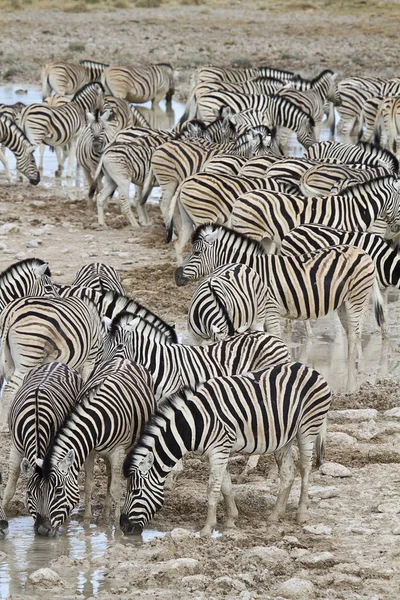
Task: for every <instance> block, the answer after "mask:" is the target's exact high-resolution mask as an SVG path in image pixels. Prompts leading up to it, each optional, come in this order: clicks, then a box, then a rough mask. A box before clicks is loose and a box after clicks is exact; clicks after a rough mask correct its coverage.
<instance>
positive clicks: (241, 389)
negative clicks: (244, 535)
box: [120, 362, 331, 535]
mask: <svg viewBox="0 0 400 600" xmlns="http://www.w3.org/2000/svg"><path fill="white" fill-rule="evenodd" d="M330 399H331V392H330V390H329V387H328V384H327V383H326V381H325V380H324V379H323V377H322V376H321V375H320V374H319V373H317V371H314V370H313V369H311V368H310V367H307V366H306V365H302V364H301V363H294V362H292V363H287V364H283V365H278V366H274V367H271V368H267V369H264V370H261V371H258V372H256V373H246V374H243V375H236V376H231V377H217V378H215V379H211V380H210V381H207V382H206V383H204V384H203V385H201V386H198V387H197V388H196V389H194V390H190V389H188V390H184V391H183V392H181V393H180V394H177V395H175V396H173V397H172V398H170V399H168V400H165V401H164V402H163V403H162V405H161V406H160V407H159V408H158V409H157V411H156V413H155V415H154V416H153V417H152V418H151V420H150V423H149V425H148V426H147V428H146V430H145V432H144V434H143V435H142V437H141V438H140V439H139V441H138V442H137V444H136V445H135V447H134V448H133V449H132V450H131V451H130V452H129V454H128V455H127V457H126V459H125V462H124V475H125V477H127V478H129V479H128V485H127V494H126V498H125V503H124V506H123V508H122V514H121V519H120V525H121V529H122V531H123V532H124V533H126V534H132V533H141V532H142V530H143V527H144V526H145V525H146V524H147V523H148V522H149V521H150V520H151V519H152V517H153V516H154V514H155V513H156V512H157V511H158V510H159V509H160V508H161V506H162V504H163V502H164V483H165V479H166V477H167V475H168V474H169V472H170V471H171V469H172V468H173V467H174V465H176V463H177V462H178V461H179V460H180V459H181V458H182V457H183V456H184V455H185V454H186V453H187V452H190V451H192V452H193V451H194V452H199V453H201V454H203V455H204V454H205V455H206V456H208V459H209V462H210V478H209V488H208V514H207V520H206V522H205V525H204V526H203V528H202V530H201V532H200V533H201V535H211V533H212V531H213V528H214V527H215V525H216V522H217V520H216V513H217V504H218V501H219V496H220V493H221V492H222V494H223V496H224V500H225V502H226V510H227V519H226V526H227V527H228V528H229V527H233V526H234V524H235V520H236V518H237V516H238V511H237V508H236V504H235V500H234V496H233V493H232V484H231V479H230V476H229V473H228V470H227V467H228V460H229V455H230V454H231V453H232V452H243V453H245V454H250V455H251V454H265V453H272V452H273V453H274V455H275V459H276V462H277V464H278V468H279V475H280V486H279V493H278V498H277V501H276V504H275V507H274V510H273V511H272V513H271V514H270V516H269V520H270V521H279V520H280V519H281V518H282V517H283V516H284V514H285V511H286V505H287V501H288V497H289V494H290V490H291V487H292V484H293V480H294V475H295V467H294V463H293V458H292V443H293V440H294V438H296V439H297V443H298V447H299V452H300V472H301V493H300V501H299V506H298V511H297V521H298V522H299V523H303V522H304V521H305V520H306V518H307V505H308V479H309V475H310V472H311V462H312V454H313V447H314V444H315V446H316V454H317V462H319V461H320V460H321V457H322V455H323V445H324V444H323V437H324V426H325V425H324V424H325V419H326V415H327V412H328V409H329V406H330Z"/></svg>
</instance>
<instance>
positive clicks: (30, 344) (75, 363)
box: [0, 290, 103, 423]
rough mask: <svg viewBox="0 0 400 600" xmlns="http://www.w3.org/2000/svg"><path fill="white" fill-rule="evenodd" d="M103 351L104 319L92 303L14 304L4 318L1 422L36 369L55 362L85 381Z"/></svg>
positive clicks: (35, 300)
mask: <svg viewBox="0 0 400 600" xmlns="http://www.w3.org/2000/svg"><path fill="white" fill-rule="evenodd" d="M93 291H94V290H93ZM102 351H103V345H102V334H101V322H100V317H99V314H98V313H97V311H96V309H95V307H94V305H93V304H92V303H91V302H90V301H89V300H88V299H87V298H83V299H80V298H77V297H70V298H59V297H39V296H31V297H27V298H19V299H17V300H14V301H13V302H10V304H8V305H7V306H6V307H5V309H4V310H3V312H2V313H1V316H0V377H5V379H6V381H7V385H6V387H5V388H4V390H3V403H2V407H1V421H2V423H4V422H5V420H6V418H7V414H8V409H9V406H10V403H11V401H12V399H13V398H14V395H15V393H16V391H17V390H18V389H19V387H20V386H21V383H22V380H23V378H24V376H25V375H26V374H27V373H28V372H29V371H30V370H31V369H33V368H34V367H36V366H38V365H41V364H44V363H46V362H51V361H54V360H56V361H57V362H64V363H67V364H68V365H69V366H70V367H71V368H76V369H77V370H78V371H79V372H80V373H81V375H82V378H83V379H84V380H86V379H87V378H88V377H89V375H90V373H91V372H92V371H93V369H94V367H95V366H96V364H97V363H98V362H99V361H100V360H101V356H102Z"/></svg>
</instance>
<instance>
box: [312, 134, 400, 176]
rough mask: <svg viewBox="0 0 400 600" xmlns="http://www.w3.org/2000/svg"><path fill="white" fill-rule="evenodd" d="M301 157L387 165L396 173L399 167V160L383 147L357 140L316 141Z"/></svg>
mask: <svg viewBox="0 0 400 600" xmlns="http://www.w3.org/2000/svg"><path fill="white" fill-rule="evenodd" d="M303 158H306V159H314V160H322V161H325V160H326V159H330V160H331V159H335V160H336V161H338V162H341V163H345V164H349V163H360V164H367V165H371V166H374V167H387V168H388V169H390V172H391V173H397V172H398V169H399V162H398V160H397V158H396V157H395V156H394V154H392V153H391V152H389V150H386V149H385V148H380V147H379V146H374V145H372V144H368V143H366V142H358V144H343V143H342V142H332V141H325V142H318V143H317V144H313V145H312V146H310V148H307V150H306V151H305V153H304V156H303Z"/></svg>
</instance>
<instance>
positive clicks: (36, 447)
mask: <svg viewBox="0 0 400 600" xmlns="http://www.w3.org/2000/svg"><path fill="white" fill-rule="evenodd" d="M81 387H82V379H81V377H80V375H79V374H78V372H77V371H75V370H73V369H70V368H69V367H68V365H65V364H64V363H60V362H50V363H47V364H45V365H41V366H39V367H37V368H35V369H32V371H30V373H29V374H28V375H27V376H26V377H25V379H24V381H23V383H22V385H21V387H20V388H19V390H18V392H17V394H16V396H15V398H14V401H13V403H12V405H11V408H10V414H9V418H8V423H9V429H10V434H11V452H10V459H9V466H8V480H7V486H6V489H5V491H4V497H3V508H4V509H5V510H6V509H7V507H8V505H9V503H10V502H11V500H12V499H13V497H14V494H15V489H16V486H17V481H18V477H19V474H20V472H21V473H22V475H23V476H24V477H25V478H27V479H28V487H29V486H30V480H31V478H33V477H35V470H36V465H37V464H41V461H43V459H44V457H45V455H46V452H47V450H48V448H49V446H50V444H51V443H52V440H53V438H54V436H55V435H56V433H57V431H58V430H59V428H60V427H61V425H62V424H63V422H64V420H65V419H66V417H67V416H68V414H69V413H70V411H71V410H72V407H73V406H74V404H75V402H76V399H77V397H78V393H79V390H80V388H81ZM37 461H39V462H37Z"/></svg>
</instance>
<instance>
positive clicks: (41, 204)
mask: <svg viewBox="0 0 400 600" xmlns="http://www.w3.org/2000/svg"><path fill="white" fill-rule="evenodd" d="M29 205H30V206H36V208H44V207H45V206H46V202H44V201H43V200H32V202H29Z"/></svg>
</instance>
